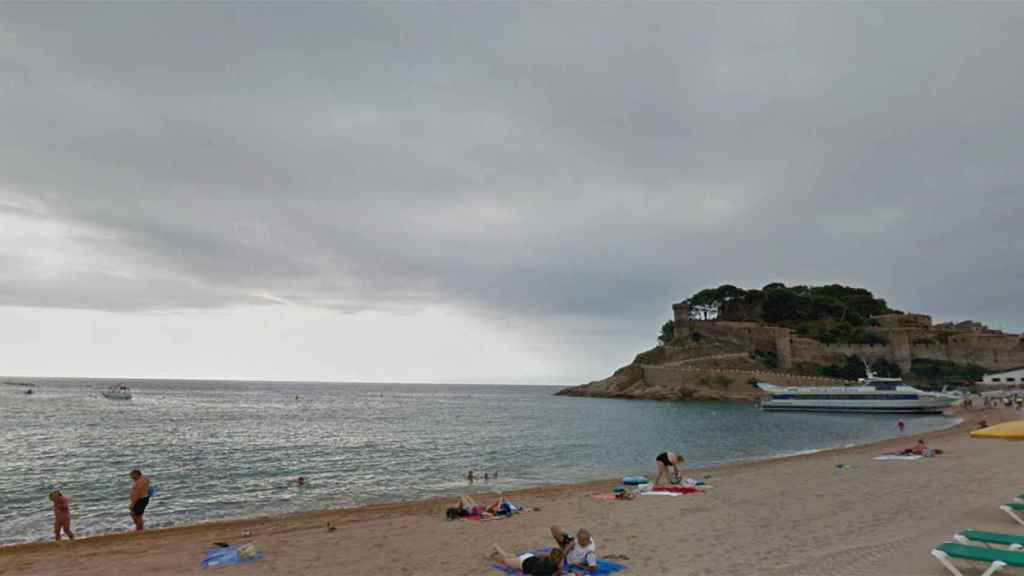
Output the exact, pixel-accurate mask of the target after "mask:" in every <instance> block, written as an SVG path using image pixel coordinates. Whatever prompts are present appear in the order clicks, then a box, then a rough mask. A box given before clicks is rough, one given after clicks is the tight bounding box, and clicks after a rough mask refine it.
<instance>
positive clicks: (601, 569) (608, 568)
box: [494, 548, 629, 576]
mask: <svg viewBox="0 0 1024 576" xmlns="http://www.w3.org/2000/svg"><path fill="white" fill-rule="evenodd" d="M550 551H551V548H538V549H536V550H530V554H534V555H536V556H540V555H543V554H547V553H548V552H550ZM494 569H495V570H500V571H501V572H504V573H505V574H513V575H521V574H522V572H520V571H518V570H513V569H511V568H508V567H505V566H502V565H501V564H494ZM623 570H629V568H628V567H627V566H624V565H622V564H618V563H616V562H612V561H611V560H601V559H598V560H597V570H595V571H593V572H587V571H586V570H584V569H583V568H574V567H572V566H564V567H563V568H562V574H597V575H598V576H600V575H602V574H615V573H616V572H622V571H623Z"/></svg>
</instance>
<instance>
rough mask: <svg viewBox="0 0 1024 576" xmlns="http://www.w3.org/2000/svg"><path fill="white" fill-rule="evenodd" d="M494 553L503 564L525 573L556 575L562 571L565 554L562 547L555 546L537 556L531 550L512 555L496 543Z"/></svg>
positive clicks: (534, 575) (540, 575) (538, 575)
mask: <svg viewBox="0 0 1024 576" xmlns="http://www.w3.org/2000/svg"><path fill="white" fill-rule="evenodd" d="M494 554H495V555H496V556H497V557H498V561H500V562H501V564H502V566H505V567H506V568H511V569H513V570H519V571H520V572H522V573H523V574H528V575H533V576H556V575H558V574H561V573H562V560H563V558H564V555H563V554H562V550H561V548H554V549H552V550H551V552H548V553H547V554H545V555H543V556H537V555H535V554H532V553H530V552H527V553H525V554H520V555H519V556H512V555H511V554H509V553H507V552H505V551H504V550H502V549H501V546H498V545H497V544H495V545H494Z"/></svg>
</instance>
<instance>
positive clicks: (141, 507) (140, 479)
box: [128, 468, 149, 532]
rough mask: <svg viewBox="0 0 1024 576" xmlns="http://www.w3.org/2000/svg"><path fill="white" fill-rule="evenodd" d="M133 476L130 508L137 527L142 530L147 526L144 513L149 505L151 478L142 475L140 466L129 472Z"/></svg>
mask: <svg viewBox="0 0 1024 576" xmlns="http://www.w3.org/2000/svg"><path fill="white" fill-rule="evenodd" d="M129 476H131V477H132V481H133V482H132V490H131V492H130V493H129V497H130V498H131V504H129V505H128V510H129V511H130V512H131V514H132V522H134V523H135V529H136V530H137V531H139V532H141V531H142V530H143V529H144V528H145V521H144V520H143V519H142V515H143V514H145V513H146V506H149V478H147V477H146V476H143V475H142V472H140V471H139V469H138V468H136V469H135V470H132V471H131V472H130V473H129Z"/></svg>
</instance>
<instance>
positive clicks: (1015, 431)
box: [971, 420, 1024, 440]
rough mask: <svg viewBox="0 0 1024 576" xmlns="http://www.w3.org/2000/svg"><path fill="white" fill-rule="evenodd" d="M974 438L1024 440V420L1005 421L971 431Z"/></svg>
mask: <svg viewBox="0 0 1024 576" xmlns="http://www.w3.org/2000/svg"><path fill="white" fill-rule="evenodd" d="M971 437H972V438H1000V439H1003V440H1024V420H1014V421H1013V422H1003V423H1002V424H996V425H995V426H989V427H988V428H982V429H981V430H975V431H973V432H971Z"/></svg>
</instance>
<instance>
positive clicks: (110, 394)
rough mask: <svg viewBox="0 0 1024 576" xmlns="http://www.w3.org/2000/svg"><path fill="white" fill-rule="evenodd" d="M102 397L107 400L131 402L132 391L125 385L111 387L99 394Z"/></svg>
mask: <svg viewBox="0 0 1024 576" xmlns="http://www.w3.org/2000/svg"><path fill="white" fill-rule="evenodd" d="M101 394H103V397H104V398H106V399H107V400H131V399H132V389H131V388H129V387H128V386H126V385H125V384H121V385H115V386H111V387H110V388H108V389H106V390H104V391H103V392H101Z"/></svg>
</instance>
